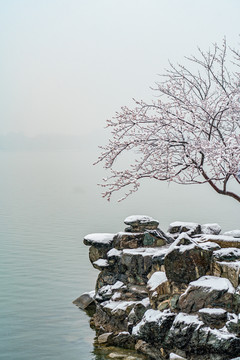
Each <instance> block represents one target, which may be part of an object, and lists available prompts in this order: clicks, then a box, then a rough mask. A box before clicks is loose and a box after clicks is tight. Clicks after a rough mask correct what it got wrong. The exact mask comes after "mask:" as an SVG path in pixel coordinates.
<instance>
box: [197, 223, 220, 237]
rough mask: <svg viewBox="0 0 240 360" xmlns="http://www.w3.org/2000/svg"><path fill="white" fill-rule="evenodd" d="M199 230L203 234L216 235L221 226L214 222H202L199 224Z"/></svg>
mask: <svg viewBox="0 0 240 360" xmlns="http://www.w3.org/2000/svg"><path fill="white" fill-rule="evenodd" d="M201 230H202V233H203V234H212V235H218V234H220V232H221V230H222V229H221V226H220V225H218V224H216V223H214V224H203V225H201Z"/></svg>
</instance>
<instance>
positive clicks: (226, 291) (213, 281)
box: [179, 276, 235, 313]
mask: <svg viewBox="0 0 240 360" xmlns="http://www.w3.org/2000/svg"><path fill="white" fill-rule="evenodd" d="M234 293H235V289H234V287H233V286H232V284H231V282H230V281H229V280H228V279H224V278H220V277H216V276H202V277H201V278H199V279H198V280H196V281H192V282H190V284H189V286H188V288H187V290H186V291H185V293H183V294H182V295H181V296H180V298H179V307H180V309H181V310H182V311H183V312H185V313H192V312H196V311H198V310H200V309H202V308H205V307H220V308H222V307H223V308H224V309H226V310H229V309H231V308H232V306H233V294H234Z"/></svg>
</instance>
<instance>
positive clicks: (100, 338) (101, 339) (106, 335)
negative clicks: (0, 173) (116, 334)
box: [97, 332, 113, 344]
mask: <svg viewBox="0 0 240 360" xmlns="http://www.w3.org/2000/svg"><path fill="white" fill-rule="evenodd" d="M112 337H113V333H112V332H109V333H103V334H101V335H99V336H98V338H97V341H98V343H99V344H106V343H109V340H110V339H111V338H112Z"/></svg>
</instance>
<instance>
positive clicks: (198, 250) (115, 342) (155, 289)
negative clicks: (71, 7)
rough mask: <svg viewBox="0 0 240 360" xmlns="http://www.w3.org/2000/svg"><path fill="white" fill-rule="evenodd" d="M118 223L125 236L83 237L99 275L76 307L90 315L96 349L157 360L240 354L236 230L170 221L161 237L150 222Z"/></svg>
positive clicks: (239, 236)
mask: <svg viewBox="0 0 240 360" xmlns="http://www.w3.org/2000/svg"><path fill="white" fill-rule="evenodd" d="M124 222H125V224H126V225H127V228H126V229H125V231H124V232H119V233H117V234H90V235H87V236H86V237H85V238H84V243H85V244H86V245H88V246H90V249H89V258H90V261H91V263H92V265H93V266H94V267H95V268H97V269H99V270H100V274H99V276H98V278H97V282H96V288H95V291H92V292H90V293H85V294H83V295H82V296H80V297H79V298H78V299H76V300H75V301H74V303H75V304H76V305H77V306H79V307H80V308H81V309H84V310H86V311H87V312H89V313H90V315H91V320H90V324H91V326H92V327H94V328H95V330H96V334H97V341H98V343H99V344H105V345H106V346H119V347H123V348H126V349H136V350H137V351H139V352H141V353H143V354H146V355H147V357H148V358H149V359H159V360H161V359H189V360H193V359H194V360H228V359H233V358H235V359H236V357H237V356H240V315H239V312H240V286H239V283H240V279H239V274H240V230H233V231H231V232H228V233H225V234H220V233H221V228H220V226H219V225H218V224H203V225H200V224H195V223H183V222H175V223H172V224H170V226H169V229H168V232H167V233H164V232H163V231H162V230H160V229H159V228H158V225H159V223H158V221H156V220H154V219H152V218H150V217H148V216H129V217H128V218H126V219H125V221H124ZM90 310H91V311H90ZM239 359H240V357H239Z"/></svg>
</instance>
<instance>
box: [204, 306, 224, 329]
mask: <svg viewBox="0 0 240 360" xmlns="http://www.w3.org/2000/svg"><path fill="white" fill-rule="evenodd" d="M198 313H199V318H200V319H201V320H202V321H203V322H204V324H206V325H208V326H210V327H211V328H212V329H214V328H215V329H221V328H222V327H223V326H224V325H225V323H226V321H227V311H226V310H224V309H210V308H203V309H200V310H199V312H198Z"/></svg>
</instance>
